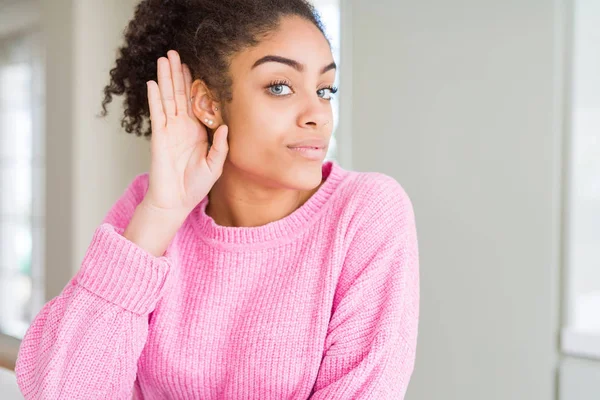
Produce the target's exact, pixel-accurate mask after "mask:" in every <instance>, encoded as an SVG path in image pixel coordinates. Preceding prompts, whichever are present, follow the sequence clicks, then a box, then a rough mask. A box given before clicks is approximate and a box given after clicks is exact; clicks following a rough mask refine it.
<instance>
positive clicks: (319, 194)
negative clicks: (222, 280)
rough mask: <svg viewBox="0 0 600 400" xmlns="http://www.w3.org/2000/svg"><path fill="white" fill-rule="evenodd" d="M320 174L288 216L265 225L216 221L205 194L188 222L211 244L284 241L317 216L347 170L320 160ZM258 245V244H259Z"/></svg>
mask: <svg viewBox="0 0 600 400" xmlns="http://www.w3.org/2000/svg"><path fill="white" fill-rule="evenodd" d="M321 170H322V174H323V175H322V176H323V178H324V179H325V181H324V182H323V184H322V185H321V187H319V189H318V190H317V191H316V192H315V193H314V194H313V195H312V196H311V197H310V198H309V199H308V200H307V201H306V202H304V204H302V205H301V206H300V207H298V208H297V209H296V210H294V211H293V212H292V213H291V214H289V215H288V216H286V217H284V218H282V219H279V220H277V221H273V222H270V223H268V224H266V225H262V226H256V227H231V226H221V225H217V224H216V223H215V221H214V219H212V217H210V216H209V215H208V214H206V207H207V205H208V201H209V198H208V196H206V197H205V198H204V199H203V200H202V201H201V202H200V203H198V205H197V206H196V208H195V209H194V211H193V212H192V215H191V216H192V224H193V225H194V228H195V229H196V230H197V232H196V234H197V235H198V236H200V237H201V238H202V240H204V241H207V242H209V243H211V244H221V245H224V246H225V247H238V246H240V245H241V246H244V245H248V244H252V245H256V244H273V245H276V244H278V243H279V242H281V241H287V240H289V239H290V238H291V237H293V236H296V235H298V234H300V233H301V232H302V231H304V228H306V227H308V226H309V225H310V224H311V223H312V221H313V220H314V219H315V218H316V217H317V216H318V213H319V211H320V210H321V209H322V208H323V206H324V205H325V203H327V201H328V200H329V199H330V198H331V196H332V194H333V193H334V192H335V190H336V188H337V187H338V186H339V183H340V182H341V181H342V180H343V178H344V177H345V176H346V175H347V174H348V171H346V170H345V169H343V168H342V167H341V166H340V165H339V164H337V162H336V161H334V160H330V161H326V162H324V163H323V165H322V167H321ZM261 247H262V246H261Z"/></svg>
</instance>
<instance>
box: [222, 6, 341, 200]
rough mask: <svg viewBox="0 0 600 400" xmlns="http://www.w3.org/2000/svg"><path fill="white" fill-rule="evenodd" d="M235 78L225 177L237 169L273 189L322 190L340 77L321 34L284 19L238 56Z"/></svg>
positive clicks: (305, 24) (300, 22)
mask: <svg viewBox="0 0 600 400" xmlns="http://www.w3.org/2000/svg"><path fill="white" fill-rule="evenodd" d="M271 56H272V57H271ZM265 57H267V58H265ZM269 57H270V58H269ZM230 73H231V76H232V79H233V86H232V94H233V100H232V102H231V103H229V104H227V105H226V107H227V110H226V116H227V121H226V122H227V124H228V126H229V154H228V161H227V164H229V165H226V166H225V169H224V172H223V173H228V172H229V171H238V172H241V173H242V174H244V175H246V176H247V177H250V178H252V179H255V180H257V181H259V183H260V184H263V185H265V186H269V187H277V188H290V189H299V190H310V189H312V188H315V187H317V186H318V185H319V184H320V183H321V164H322V162H323V160H324V158H325V156H326V153H327V149H328V147H329V139H330V137H331V132H332V129H333V113H332V107H331V102H330V101H331V98H332V97H333V94H332V91H331V89H330V88H331V87H332V86H333V83H334V80H335V73H336V70H335V64H334V60H333V56H332V53H331V49H330V47H329V44H328V42H327V40H326V39H325V37H324V36H323V34H322V33H321V32H320V31H319V29H318V28H317V27H316V26H314V25H313V24H312V23H311V22H309V21H306V20H304V19H302V18H299V17H286V18H284V19H282V22H281V24H280V28H279V30H278V31H276V32H273V33H272V34H270V35H269V36H268V37H267V38H265V39H264V40H263V41H262V42H261V43H260V44H259V45H258V46H256V47H253V48H251V49H248V50H244V51H242V52H240V53H238V54H236V55H235V56H234V57H233V58H232V60H231V67H230ZM303 142H304V143H303ZM298 146H299V147H298ZM304 146H307V147H304ZM313 146H314V147H316V146H321V147H322V148H321V149H320V150H313V149H311V147H313ZM294 147H295V148H294Z"/></svg>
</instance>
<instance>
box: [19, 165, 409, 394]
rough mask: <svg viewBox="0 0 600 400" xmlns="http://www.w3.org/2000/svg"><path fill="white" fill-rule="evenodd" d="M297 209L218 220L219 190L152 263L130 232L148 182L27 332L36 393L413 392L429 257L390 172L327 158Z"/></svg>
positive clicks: (134, 186) (117, 207) (24, 363)
mask: <svg viewBox="0 0 600 400" xmlns="http://www.w3.org/2000/svg"><path fill="white" fill-rule="evenodd" d="M322 172H323V178H324V179H325V180H324V183H323V184H322V185H321V187H320V188H318V190H317V191H316V192H315V193H314V194H313V195H312V196H311V197H310V198H309V199H308V200H307V201H306V202H305V203H304V204H302V205H301V206H300V207H299V208H297V209H296V210H294V211H293V212H292V213H291V214H289V215H287V216H285V217H284V218H282V219H279V220H277V221H274V222H271V223H268V224H266V225H262V226H257V227H228V226H221V225H217V224H216V223H215V221H214V220H213V219H212V218H211V217H210V216H208V215H207V214H206V206H207V204H208V196H207V197H205V198H204V199H203V200H202V201H201V202H200V203H199V204H198V205H197V206H196V208H195V209H194V210H193V211H192V212H191V213H190V214H189V215H188V217H187V219H186V220H185V222H184V223H183V225H182V226H181V228H180V229H179V230H178V231H177V233H176V235H175V237H174V238H173V240H172V241H171V243H170V244H169V246H168V248H167V250H166V252H165V253H164V255H163V256H161V257H156V256H153V255H152V254H150V253H149V252H147V251H145V250H144V249H143V248H141V247H139V246H137V245H136V244H135V243H133V242H131V241H129V240H128V239H126V238H125V237H124V236H123V232H124V230H125V228H126V227H127V225H128V223H129V221H130V220H131V217H132V215H133V213H134V211H135V209H136V206H137V205H138V204H139V203H140V202H141V200H142V199H143V197H144V195H145V193H146V191H147V189H148V173H147V172H146V173H143V174H139V175H137V176H136V177H135V178H134V179H133V181H132V182H131V183H130V184H129V186H128V187H127V189H126V190H125V191H124V193H123V194H122V196H121V197H120V198H119V199H118V200H117V201H116V203H115V204H114V205H113V206H112V207H111V209H110V210H109V211H108V213H107V214H106V216H105V218H104V220H103V221H102V222H101V223H100V224H99V226H98V227H97V229H96V230H95V232H94V234H93V237H92V239H91V243H90V245H89V247H88V249H87V251H86V253H85V257H84V258H83V260H82V262H81V266H80V268H79V270H78V272H77V273H76V274H75V276H74V277H73V278H72V279H71V280H70V281H69V282H68V284H67V285H66V286H65V288H64V289H63V290H62V292H61V293H60V295H58V296H56V297H55V298H53V299H51V300H50V301H49V302H48V303H46V304H45V305H44V306H43V308H42V309H41V310H40V312H39V313H38V314H37V315H36V316H35V318H34V320H33V322H32V324H31V326H30V327H29V329H28V330H27V332H26V334H25V336H24V338H23V341H22V343H21V347H20V349H19V355H18V359H17V364H16V370H15V372H16V376H17V382H18V385H19V387H20V389H21V391H22V393H23V395H24V397H25V398H26V399H68V400H74V399H85V400H92V399H103V400H107V399H127V400H129V399H132V398H133V399H147V400H154V399H173V400H178V399H207V400H208V399H236V400H237V399H261V400H268V399H277V400H282V399H299V400H300V399H302V400H305V399H310V400H337V399H340V400H342V399H343V400H350V399H360V400H363V399H364V400H366V399H373V400H385V399H403V398H404V396H405V393H406V390H407V386H408V384H409V380H410V377H411V375H412V372H413V369H414V363H415V351H416V345H417V331H418V329H417V328H418V317H419V261H418V260H419V257H418V245H417V235H416V226H415V217H414V212H413V207H412V204H411V201H410V199H409V197H408V195H407V193H406V192H405V191H404V189H403V188H402V186H401V185H400V184H399V183H398V182H397V181H396V180H395V179H394V178H392V177H390V176H388V175H385V174H383V173H378V172H356V171H350V170H346V169H344V168H342V167H341V166H340V165H338V164H337V163H336V162H335V161H326V162H324V163H323V164H322Z"/></svg>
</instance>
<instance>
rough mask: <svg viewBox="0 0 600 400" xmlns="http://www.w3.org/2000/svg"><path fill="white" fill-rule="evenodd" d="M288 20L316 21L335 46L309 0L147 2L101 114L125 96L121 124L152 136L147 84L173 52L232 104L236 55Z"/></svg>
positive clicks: (128, 32)
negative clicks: (115, 98)
mask: <svg viewBox="0 0 600 400" xmlns="http://www.w3.org/2000/svg"><path fill="white" fill-rule="evenodd" d="M286 16H299V17H302V18H304V19H306V20H308V21H310V22H312V23H313V24H314V25H315V26H316V27H317V28H318V29H319V30H320V31H321V32H322V33H323V36H324V37H325V38H326V39H327V42H328V43H330V41H329V38H327V36H326V34H325V29H324V27H323V24H322V22H321V18H320V16H319V14H318V12H317V11H316V9H315V8H314V6H313V5H312V4H311V3H309V2H308V1H305V0H142V1H141V2H140V3H139V4H138V5H137V6H136V8H135V13H134V17H133V19H132V20H131V21H130V22H129V24H128V26H127V28H126V29H125V31H124V39H125V44H124V45H123V46H122V47H120V48H119V49H118V51H119V54H118V58H117V60H116V66H115V67H114V68H112V69H111V70H110V78H111V79H110V83H109V84H108V85H107V86H105V88H104V100H103V101H102V110H103V111H102V112H101V114H100V116H102V117H104V116H106V115H107V113H108V112H107V109H106V105H107V104H108V103H110V102H111V101H112V97H113V95H122V94H125V99H124V101H123V105H124V116H123V118H122V119H121V126H122V127H123V128H125V131H126V132H127V133H135V134H136V135H137V136H142V135H143V136H144V137H146V138H150V136H151V134H152V131H151V127H150V123H149V121H150V120H149V117H150V111H149V107H148V97H147V96H148V95H147V86H146V82H147V81H149V80H154V81H158V80H157V70H156V62H157V60H158V58H160V57H166V56H167V51H169V50H171V49H172V50H176V51H177V52H178V53H179V55H180V57H181V62H182V63H185V64H187V65H188V67H189V68H190V71H191V73H192V78H193V79H194V80H195V79H198V78H199V79H201V80H203V81H204V82H205V83H206V85H207V87H208V88H209V89H210V90H211V93H212V94H213V95H214V96H215V99H216V100H217V101H220V102H225V103H227V102H230V101H231V100H232V93H231V86H232V77H231V76H230V74H229V61H230V59H231V57H232V56H233V55H234V54H235V53H236V52H238V51H241V50H243V49H246V48H249V47H253V46H255V45H257V44H258V43H259V42H260V40H261V39H262V38H264V37H265V36H266V35H267V34H268V33H270V32H272V31H274V30H276V29H277V27H278V26H279V23H280V20H281V18H282V17H286ZM224 111H225V110H224ZM224 118H225V116H224ZM145 122H146V123H147V125H148V127H147V129H146V130H145V131H143V125H144V123H145ZM210 133H212V132H210ZM210 136H212V135H210V134H209V141H210V139H212V137H210Z"/></svg>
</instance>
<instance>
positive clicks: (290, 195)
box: [206, 163, 323, 227]
mask: <svg viewBox="0 0 600 400" xmlns="http://www.w3.org/2000/svg"><path fill="white" fill-rule="evenodd" d="M226 165H227V163H226ZM249 182H251V183H249ZM322 183H323V182H321V184H322ZM320 186H321V185H319V186H318V187H316V188H314V189H311V190H307V191H305V190H294V189H281V188H273V187H267V186H265V185H260V184H259V183H257V182H256V180H255V179H252V178H251V177H248V176H247V174H243V173H242V172H241V171H239V170H237V169H235V167H232V166H231V165H229V167H228V168H225V166H224V169H223V173H222V174H221V177H220V178H219V179H218V180H217V182H216V183H215V184H214V185H213V187H212V189H211V191H210V192H209V194H208V198H209V202H208V205H207V208H206V214H207V215H208V216H210V217H211V218H212V219H213V220H214V221H215V223H216V224H217V225H220V226H230V227H256V226H262V225H266V224H268V223H270V222H274V221H277V220H279V219H282V218H284V217H286V216H288V215H290V214H291V213H293V212H294V211H295V210H296V209H297V208H298V207H300V206H302V204H304V203H305V202H306V201H307V200H308V199H309V198H310V197H311V196H312V195H313V194H314V193H315V192H316V191H317V190H318V189H319V187H320Z"/></svg>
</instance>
